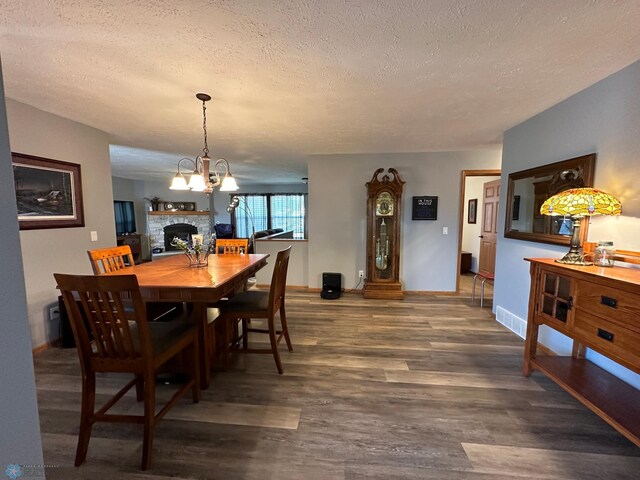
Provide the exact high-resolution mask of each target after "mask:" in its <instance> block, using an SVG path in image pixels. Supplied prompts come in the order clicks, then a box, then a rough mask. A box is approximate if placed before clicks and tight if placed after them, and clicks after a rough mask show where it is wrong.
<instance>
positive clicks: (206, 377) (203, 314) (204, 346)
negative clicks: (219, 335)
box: [192, 303, 211, 389]
mask: <svg viewBox="0 0 640 480" xmlns="http://www.w3.org/2000/svg"><path fill="white" fill-rule="evenodd" d="M192 315H193V319H194V321H195V322H196V323H197V325H198V342H199V345H198V347H199V350H200V352H199V353H200V388H202V389H205V388H207V387H208V386H209V384H210V383H211V360H210V358H209V350H210V348H211V347H210V345H209V339H208V336H207V304H206V303H194V304H193V311H192Z"/></svg>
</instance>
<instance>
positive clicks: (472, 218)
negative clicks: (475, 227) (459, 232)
mask: <svg viewBox="0 0 640 480" xmlns="http://www.w3.org/2000/svg"><path fill="white" fill-rule="evenodd" d="M477 217H478V199H477V198H473V199H471V200H469V208H468V209H467V223H476V221H477V220H476V219H477Z"/></svg>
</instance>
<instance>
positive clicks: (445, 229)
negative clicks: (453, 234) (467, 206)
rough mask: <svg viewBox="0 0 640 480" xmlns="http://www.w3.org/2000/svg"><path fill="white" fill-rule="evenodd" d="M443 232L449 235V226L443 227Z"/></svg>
mask: <svg viewBox="0 0 640 480" xmlns="http://www.w3.org/2000/svg"><path fill="white" fill-rule="evenodd" d="M442 234H443V235H449V227H442Z"/></svg>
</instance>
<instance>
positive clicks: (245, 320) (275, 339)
mask: <svg viewBox="0 0 640 480" xmlns="http://www.w3.org/2000/svg"><path fill="white" fill-rule="evenodd" d="M290 254H291V245H289V247H288V248H286V249H284V250H282V251H280V252H278V255H277V257H276V261H275V264H274V267H273V275H272V277H271V286H270V288H269V291H264V290H254V289H252V290H247V291H244V292H241V293H238V294H237V295H235V296H233V297H231V298H230V299H229V300H227V301H226V302H224V303H221V304H220V306H219V308H220V315H219V316H218V318H217V319H216V320H215V321H214V322H213V323H212V324H210V325H209V328H210V329H211V328H214V329H215V327H216V324H218V326H219V327H220V328H219V330H218V335H222V341H221V342H218V345H219V346H220V348H221V349H222V352H221V354H222V357H223V363H224V366H225V367H226V366H227V365H228V357H229V353H230V349H231V348H232V347H233V349H234V350H237V351H240V352H243V353H267V354H271V355H273V358H274V360H275V362H276V367H277V369H278V373H280V374H282V373H283V369H282V362H281V361H280V354H279V353H278V344H279V343H280V341H281V340H282V339H283V338H284V339H285V341H286V343H287V348H288V349H289V351H290V352H293V347H292V346H291V338H290V337H289V330H288V328H287V318H286V313H285V291H286V284H287V269H288V267H289V255H290ZM277 313H279V317H280V329H279V330H278V329H277V328H276V314H277ZM256 318H264V319H266V320H267V328H256V327H253V326H251V325H250V324H249V323H250V320H251V319H256ZM238 322H241V324H242V330H241V333H240V335H239V336H238V337H235V336H234V335H232V332H233V333H234V334H235V332H236V328H235V327H236V326H237V324H238ZM251 332H255V333H266V334H268V335H269V343H270V348H249V333H251ZM240 340H242V348H240Z"/></svg>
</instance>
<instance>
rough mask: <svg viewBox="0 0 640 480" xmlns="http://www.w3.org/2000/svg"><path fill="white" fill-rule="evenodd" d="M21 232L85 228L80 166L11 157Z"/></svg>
mask: <svg viewBox="0 0 640 480" xmlns="http://www.w3.org/2000/svg"><path fill="white" fill-rule="evenodd" d="M11 158H12V162H13V181H14V186H15V190H16V202H17V205H18V221H19V223H20V230H33V229H38V228H67V227H84V211H83V208H82V181H81V178H80V165H78V164H77V163H69V162H61V161H59V160H50V159H48V158H41V157H34V156H32V155H24V154H21V153H12V154H11Z"/></svg>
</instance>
